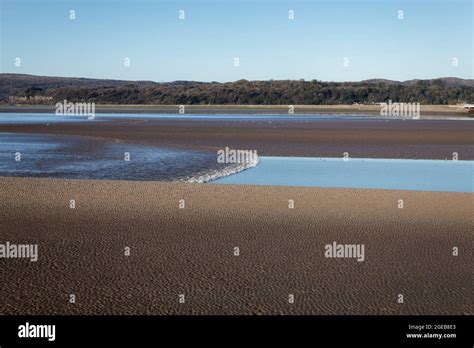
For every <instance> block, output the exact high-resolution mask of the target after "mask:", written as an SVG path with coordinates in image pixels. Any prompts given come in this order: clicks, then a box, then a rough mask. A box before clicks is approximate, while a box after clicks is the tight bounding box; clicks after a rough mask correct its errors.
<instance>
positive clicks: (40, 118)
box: [0, 113, 380, 124]
mask: <svg viewBox="0 0 474 348" xmlns="http://www.w3.org/2000/svg"><path fill="white" fill-rule="evenodd" d="M114 119H144V120H146V119H150V120H172V121H225V122H248V121H256V122H260V121H265V122H269V121H285V122H292V121H298V122H301V121H305V122H310V121H311V122H312V121H324V120H352V119H358V120H374V119H380V118H379V117H374V116H370V117H368V116H365V115H358V114H345V115H341V114H339V115H330V114H319V115H298V114H295V115H282V114H278V115H276V114H275V115H270V114H268V115H267V114H265V115H262V114H257V115H252V114H245V115H238V114H225V115H224V114H207V115H206V114H199V115H197V114H142V113H136V114H128V113H127V114H117V113H113V114H111V113H102V114H96V116H95V118H94V119H91V120H89V119H88V117H87V116H59V115H55V114H53V113H0V124H34V123H36V124H44V123H64V122H104V121H110V120H114Z"/></svg>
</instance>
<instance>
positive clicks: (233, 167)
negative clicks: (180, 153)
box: [180, 156, 260, 183]
mask: <svg viewBox="0 0 474 348" xmlns="http://www.w3.org/2000/svg"><path fill="white" fill-rule="evenodd" d="M259 162H260V160H259V158H258V156H254V157H253V158H252V160H251V161H249V162H247V163H235V164H230V165H229V166H228V167H225V168H222V169H213V170H211V171H209V172H204V173H198V174H197V175H194V176H192V177H189V178H185V179H182V180H180V181H184V182H193V183H206V182H209V181H212V180H216V179H219V178H223V177H226V176H229V175H232V174H236V173H240V172H242V171H244V170H246V169H249V168H253V167H256V166H257V165H258V163H259Z"/></svg>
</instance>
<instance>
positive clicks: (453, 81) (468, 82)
mask: <svg viewBox="0 0 474 348" xmlns="http://www.w3.org/2000/svg"><path fill="white" fill-rule="evenodd" d="M420 81H421V82H426V83H427V84H433V83H435V84H436V83H444V84H446V85H447V86H449V87H474V80H473V79H460V78H458V77H441V78H439V79H430V80H407V81H394V80H385V79H370V80H364V81H361V82H366V83H386V84H390V85H402V86H412V85H416V84H417V83H419V82H420Z"/></svg>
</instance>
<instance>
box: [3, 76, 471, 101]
mask: <svg viewBox="0 0 474 348" xmlns="http://www.w3.org/2000/svg"><path fill="white" fill-rule="evenodd" d="M64 99H66V100H68V101H71V102H80V101H87V102H95V103H98V104H161V105H176V104H185V105H207V104H214V105H225V104H237V105H248V104H252V105H289V104H295V105H298V104H299V105H302V104H304V105H337V104H353V103H364V104H370V103H378V102H385V101H388V100H392V101H393V102H406V103H408V102H418V103H420V104H434V105H446V104H456V103H462V102H472V101H474V84H473V80H462V79H456V78H444V79H436V80H411V81H406V82H396V81H388V80H368V81H362V82H321V81H317V80H313V81H303V80H300V81H290V80H280V81H273V80H270V81H247V80H240V81H236V82H228V83H218V82H209V83H203V82H188V81H176V82H169V83H155V82H149V81H137V82H129V81H114V80H93V79H74V78H52V77H38V76H30V75H14V74H3V75H0V100H2V101H3V103H25V104H27V103H35V104H51V103H52V102H56V101H62V100H64Z"/></svg>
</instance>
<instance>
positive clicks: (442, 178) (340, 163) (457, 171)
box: [213, 157, 474, 192]
mask: <svg viewBox="0 0 474 348" xmlns="http://www.w3.org/2000/svg"><path fill="white" fill-rule="evenodd" d="M473 181H474V161H443V160H405V159H349V160H347V161H345V160H343V159H342V158H307V157H260V163H259V165H258V166H257V167H255V168H252V169H249V170H245V171H242V172H240V173H237V174H234V175H231V176H227V177H224V178H220V179H217V180H215V181H213V183H216V184H249V185H272V186H316V187H334V188H367V189H394V190H417V191H418V190H422V191H425V190H427V191H447V192H473Z"/></svg>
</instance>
